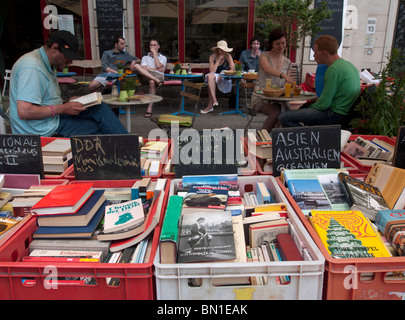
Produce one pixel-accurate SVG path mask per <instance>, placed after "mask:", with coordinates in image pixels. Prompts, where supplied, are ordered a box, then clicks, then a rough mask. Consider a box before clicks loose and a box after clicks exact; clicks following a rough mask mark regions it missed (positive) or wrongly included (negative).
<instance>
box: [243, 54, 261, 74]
mask: <svg viewBox="0 0 405 320" xmlns="http://www.w3.org/2000/svg"><path fill="white" fill-rule="evenodd" d="M239 61H240V62H241V64H242V70H243V71H249V70H255V71H258V70H259V57H252V55H251V50H250V49H247V50H244V51H242V53H241V54H240V57H239Z"/></svg>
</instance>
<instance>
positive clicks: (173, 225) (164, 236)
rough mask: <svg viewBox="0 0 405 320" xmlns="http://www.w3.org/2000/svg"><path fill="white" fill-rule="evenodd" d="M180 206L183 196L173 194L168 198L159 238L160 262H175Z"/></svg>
mask: <svg viewBox="0 0 405 320" xmlns="http://www.w3.org/2000/svg"><path fill="white" fill-rule="evenodd" d="M182 206H183V197H181V196H178V195H173V196H171V197H170V198H169V203H168V204H167V209H166V215H165V219H164V221H163V225H162V232H161V233H160V239H159V240H160V241H159V245H160V263H176V257H177V247H178V237H179V220H180V217H181V209H182Z"/></svg>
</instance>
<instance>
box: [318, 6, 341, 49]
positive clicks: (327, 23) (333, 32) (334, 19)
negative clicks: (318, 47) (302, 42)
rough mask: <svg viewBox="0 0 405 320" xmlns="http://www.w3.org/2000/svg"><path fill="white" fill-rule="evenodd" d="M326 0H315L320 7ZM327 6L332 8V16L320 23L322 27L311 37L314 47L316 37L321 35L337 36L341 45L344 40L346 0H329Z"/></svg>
mask: <svg viewBox="0 0 405 320" xmlns="http://www.w3.org/2000/svg"><path fill="white" fill-rule="evenodd" d="M323 1H324V0H315V7H318V6H319V5H320V3H321V2H323ZM327 3H328V5H327V8H328V9H329V10H331V11H332V12H333V13H332V16H331V17H330V18H329V19H325V20H323V21H322V22H321V23H320V26H321V27H322V29H321V30H320V31H319V32H317V34H316V36H315V37H314V38H312V39H311V48H313V47H314V42H315V39H316V38H318V37H319V36H321V35H330V36H333V37H335V39H336V40H337V43H338V45H339V47H340V46H341V44H342V41H343V7H344V0H328V1H327Z"/></svg>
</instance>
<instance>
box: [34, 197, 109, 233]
mask: <svg viewBox="0 0 405 320" xmlns="http://www.w3.org/2000/svg"><path fill="white" fill-rule="evenodd" d="M105 200H106V198H105V196H104V190H94V193H93V194H92V195H91V196H90V198H89V199H88V200H87V201H86V202H85V203H84V204H83V206H82V207H81V208H80V209H79V210H78V211H77V212H76V213H74V214H65V215H64V214H60V215H59V214H58V215H43V216H39V217H38V220H37V221H38V225H39V226H43V227H60V226H66V227H73V226H86V225H87V224H88V223H89V221H90V220H91V218H92V217H93V216H94V214H95V213H96V212H97V210H98V209H99V208H100V206H101V205H102V204H103V203H104V201H105Z"/></svg>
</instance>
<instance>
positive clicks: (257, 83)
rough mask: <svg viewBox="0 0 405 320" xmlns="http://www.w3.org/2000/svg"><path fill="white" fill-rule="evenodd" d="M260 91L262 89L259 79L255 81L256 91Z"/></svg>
mask: <svg viewBox="0 0 405 320" xmlns="http://www.w3.org/2000/svg"><path fill="white" fill-rule="evenodd" d="M259 91H260V86H259V81H255V88H254V92H259Z"/></svg>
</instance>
